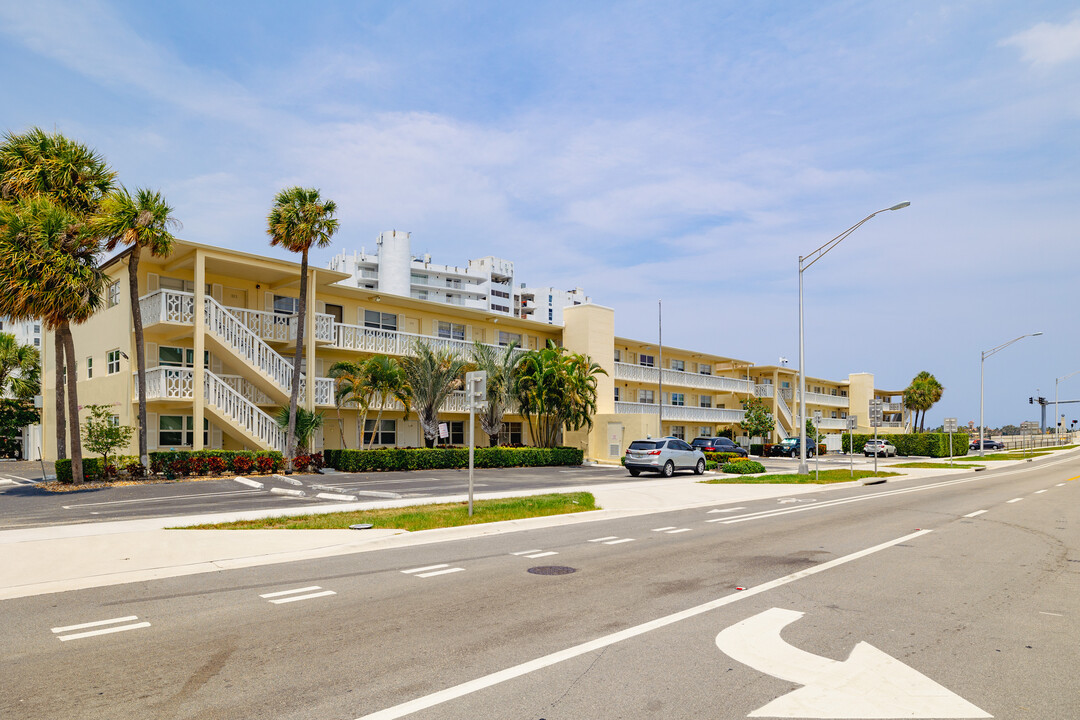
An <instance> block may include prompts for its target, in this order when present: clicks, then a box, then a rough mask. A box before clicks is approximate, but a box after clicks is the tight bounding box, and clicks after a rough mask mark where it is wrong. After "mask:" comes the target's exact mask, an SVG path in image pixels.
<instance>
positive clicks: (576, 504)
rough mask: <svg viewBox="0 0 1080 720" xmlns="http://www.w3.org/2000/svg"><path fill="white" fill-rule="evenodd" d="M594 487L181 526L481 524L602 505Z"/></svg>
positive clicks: (427, 527) (412, 526)
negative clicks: (526, 495) (584, 489)
mask: <svg viewBox="0 0 1080 720" xmlns="http://www.w3.org/2000/svg"><path fill="white" fill-rule="evenodd" d="M598 509H599V508H597V507H596V498H594V497H593V495H592V493H587V492H579V493H557V494H556V493H553V494H549V495H532V496H529V497H520V498H503V499H500V500H478V501H475V502H474V503H473V516H472V517H469V505H468V503H443V504H440V505H413V506H410V507H402V508H385V509H382V510H354V511H350V512H339V513H326V514H323V515H294V516H291V517H279V518H262V519H259V520H241V521H238V522H231V523H219V524H217V525H191V526H188V527H184V528H172V529H180V530H342V529H346V528H348V527H349V526H350V525H356V524H359V523H371V525H372V526H374V527H375V528H378V529H383V530H385V529H395V530H409V531H415V530H433V529H435V528H446V527H457V526H459V525H479V524H481V523H491V522H502V521H503V520H520V519H522V518H530V517H543V516H546V515H565V514H567V513H577V512H585V511H587V510H598Z"/></svg>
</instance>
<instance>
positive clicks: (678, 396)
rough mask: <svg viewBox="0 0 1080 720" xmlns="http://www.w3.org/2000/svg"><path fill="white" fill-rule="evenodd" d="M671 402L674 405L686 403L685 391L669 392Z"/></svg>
mask: <svg viewBox="0 0 1080 720" xmlns="http://www.w3.org/2000/svg"><path fill="white" fill-rule="evenodd" d="M671 404H672V405H675V406H677V407H682V406H684V405H686V394H685V393H671Z"/></svg>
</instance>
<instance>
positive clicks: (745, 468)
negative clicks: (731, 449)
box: [720, 460, 765, 475]
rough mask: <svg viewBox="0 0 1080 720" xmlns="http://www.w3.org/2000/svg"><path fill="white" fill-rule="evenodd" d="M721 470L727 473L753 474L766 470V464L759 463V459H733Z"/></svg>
mask: <svg viewBox="0 0 1080 720" xmlns="http://www.w3.org/2000/svg"><path fill="white" fill-rule="evenodd" d="M720 470H721V471H722V472H726V473H733V474H736V475H751V474H754V473H763V472H765V466H764V465H762V464H761V463H759V462H758V461H757V460H733V461H731V462H727V463H724V464H723V465H722V466H721V467H720Z"/></svg>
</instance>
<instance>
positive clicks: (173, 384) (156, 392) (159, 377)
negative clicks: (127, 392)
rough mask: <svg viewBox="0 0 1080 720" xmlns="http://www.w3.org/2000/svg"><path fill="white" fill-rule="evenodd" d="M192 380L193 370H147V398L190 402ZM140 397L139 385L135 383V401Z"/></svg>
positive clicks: (169, 368)
mask: <svg viewBox="0 0 1080 720" xmlns="http://www.w3.org/2000/svg"><path fill="white" fill-rule="evenodd" d="M192 378H193V376H192V371H191V368H174V367H152V368H147V370H146V397H147V399H149V400H158V399H162V400H184V399H187V400H190V399H191V397H192V394H191V384H192ZM138 397H139V383H138V382H135V399H136V400H137V399H138Z"/></svg>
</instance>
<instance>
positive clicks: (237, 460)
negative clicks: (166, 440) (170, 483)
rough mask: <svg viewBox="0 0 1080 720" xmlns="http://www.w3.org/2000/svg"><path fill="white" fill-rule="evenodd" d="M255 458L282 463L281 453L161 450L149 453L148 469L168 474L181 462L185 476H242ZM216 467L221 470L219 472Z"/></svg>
mask: <svg viewBox="0 0 1080 720" xmlns="http://www.w3.org/2000/svg"><path fill="white" fill-rule="evenodd" d="M257 456H265V457H269V458H272V459H274V462H275V463H276V465H280V464H281V462H282V460H281V453H280V452H276V451H272V450H265V451H262V452H259V453H254V452H251V451H250V450H199V451H194V450H161V451H158V452H152V453H150V469H151V471H153V472H154V473H165V474H170V472H171V471H170V469H171V468H172V466H173V463H175V462H177V461H181V462H183V463H184V470H185V472H184V474H185V475H188V474H193V473H205V472H212V473H215V474H218V473H227V472H234V473H238V474H243V473H246V472H250V471H251V470H252V468H254V467H255V458H256V457H257ZM219 461H220V463H221V465H219ZM217 467H222V469H221V470H220V471H219V470H217V469H216V468H217Z"/></svg>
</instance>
